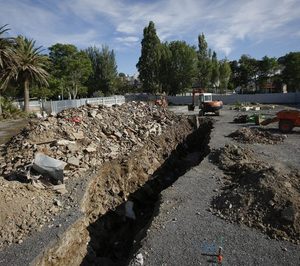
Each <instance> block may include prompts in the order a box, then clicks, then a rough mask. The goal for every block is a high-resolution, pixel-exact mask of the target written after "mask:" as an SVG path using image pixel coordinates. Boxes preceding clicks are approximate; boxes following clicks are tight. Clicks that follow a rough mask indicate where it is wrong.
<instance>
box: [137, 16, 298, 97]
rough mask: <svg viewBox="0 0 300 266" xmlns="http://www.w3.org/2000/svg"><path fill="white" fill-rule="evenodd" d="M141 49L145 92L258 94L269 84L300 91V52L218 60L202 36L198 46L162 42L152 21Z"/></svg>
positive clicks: (138, 67)
mask: <svg viewBox="0 0 300 266" xmlns="http://www.w3.org/2000/svg"><path fill="white" fill-rule="evenodd" d="M141 46H142V48H141V56H140V58H139V61H138V63H137V65H136V66H137V69H138V71H139V74H140V76H139V77H140V80H141V82H142V86H143V91H146V92H150V93H158V92H160V93H161V92H165V93H167V94H171V95H175V94H178V93H183V92H187V91H190V90H191V87H192V86H195V87H199V88H203V89H206V90H207V91H212V92H218V93H224V92H226V91H227V90H234V89H236V88H240V89H241V90H242V91H244V92H259V91H261V90H262V89H263V88H265V87H267V86H266V85H268V84H269V85H271V87H280V86H282V84H287V87H288V90H289V91H295V90H299V89H300V52H291V53H288V54H286V55H285V56H282V57H280V58H278V59H277V58H275V57H268V56H264V57H263V58H262V59H261V60H257V59H255V58H253V57H251V56H249V55H242V56H241V58H240V59H239V60H233V61H228V60H227V59H226V58H225V59H222V60H218V58H217V54H216V52H215V51H212V50H211V49H210V48H209V47H208V44H207V42H206V40H205V36H204V34H203V33H202V34H201V35H199V36H198V47H195V46H191V45H189V44H187V43H186V42H184V41H173V42H170V43H168V42H164V43H161V41H160V39H159V37H158V36H157V34H156V29H155V25H154V23H153V22H152V21H150V22H149V25H148V26H147V27H145V28H144V32H143V40H142V42H141Z"/></svg>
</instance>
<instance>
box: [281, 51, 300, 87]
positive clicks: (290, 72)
mask: <svg viewBox="0 0 300 266" xmlns="http://www.w3.org/2000/svg"><path fill="white" fill-rule="evenodd" d="M278 61H279V63H280V64H281V65H282V66H283V71H282V79H283V82H285V83H286V84H287V86H288V90H289V91H298V90H300V52H291V53H288V54H286V55H285V56H283V57H281V58H279V59H278Z"/></svg>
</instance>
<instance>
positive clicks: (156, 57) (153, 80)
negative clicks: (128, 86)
mask: <svg viewBox="0 0 300 266" xmlns="http://www.w3.org/2000/svg"><path fill="white" fill-rule="evenodd" d="M141 44H142V48H141V56H140V58H139V61H138V63H137V65H136V67H137V69H138V71H139V78H140V80H141V82H142V84H143V89H144V91H145V92H150V93H155V92H157V91H159V89H160V88H159V70H160V50H161V45H160V40H159V38H158V36H157V35H156V29H155V25H154V23H153V22H152V21H150V22H149V25H148V27H145V28H144V34H143V40H142V42H141Z"/></svg>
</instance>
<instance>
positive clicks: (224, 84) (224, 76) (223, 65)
mask: <svg viewBox="0 0 300 266" xmlns="http://www.w3.org/2000/svg"><path fill="white" fill-rule="evenodd" d="M219 66H220V68H219V69H220V92H221V93H224V91H225V92H226V91H227V88H228V84H229V80H230V76H231V68H230V64H229V63H228V61H227V60H226V59H224V60H221V61H220V62H219Z"/></svg>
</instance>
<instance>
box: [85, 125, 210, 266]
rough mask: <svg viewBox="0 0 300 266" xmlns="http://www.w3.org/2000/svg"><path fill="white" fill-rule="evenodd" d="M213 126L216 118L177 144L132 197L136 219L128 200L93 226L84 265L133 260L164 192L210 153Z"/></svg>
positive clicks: (120, 263) (119, 262) (125, 263)
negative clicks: (129, 215) (129, 214)
mask: <svg viewBox="0 0 300 266" xmlns="http://www.w3.org/2000/svg"><path fill="white" fill-rule="evenodd" d="M211 129H212V121H211V120H206V121H203V122H202V123H201V124H200V126H199V128H198V129H196V130H195V131H194V132H192V133H191V134H190V135H188V136H187V138H186V139H185V141H184V142H182V143H179V144H178V145H177V147H176V149H175V150H173V151H172V153H171V154H170V156H169V157H168V158H167V159H166V160H165V161H164V163H163V164H162V165H161V166H160V167H159V168H158V169H157V170H156V171H155V172H154V174H153V175H152V177H151V179H150V180H149V181H147V182H146V183H145V185H144V186H142V187H141V188H140V189H138V190H137V191H135V192H134V193H133V194H131V195H130V196H129V198H128V201H131V202H133V210H134V213H135V216H136V217H135V218H136V219H131V218H127V217H126V216H125V204H126V202H125V203H123V204H121V205H120V206H118V207H117V208H116V209H115V210H114V211H112V210H111V211H109V212H107V213H106V214H105V215H102V216H100V217H99V218H98V219H97V220H96V221H95V222H94V223H92V224H90V225H89V227H88V231H89V234H90V238H91V240H90V242H89V243H88V247H87V250H88V252H87V255H86V256H85V257H84V259H83V261H82V263H81V265H82V266H87V265H128V264H129V263H130V261H131V260H132V258H133V257H134V254H135V253H136V252H137V251H138V250H139V248H140V247H141V245H142V240H143V239H144V238H145V237H146V233H147V229H148V228H149V227H150V225H151V223H152V220H153V218H154V217H155V216H156V215H158V213H159V207H160V203H161V194H160V193H161V192H162V191H163V190H165V189H167V188H168V187H169V186H171V185H172V184H173V183H174V182H176V180H177V179H178V178H180V177H181V176H183V175H184V174H185V173H186V172H187V171H188V170H189V169H191V168H192V167H194V166H196V165H198V164H200V162H201V161H202V160H203V159H204V158H205V157H206V156H207V155H208V154H209V152H210V149H209V140H210V133H211Z"/></svg>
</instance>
